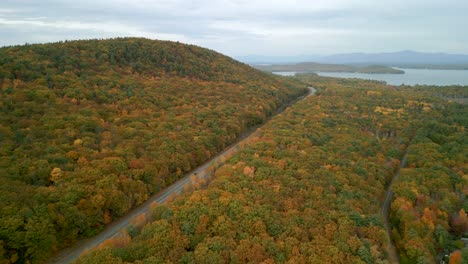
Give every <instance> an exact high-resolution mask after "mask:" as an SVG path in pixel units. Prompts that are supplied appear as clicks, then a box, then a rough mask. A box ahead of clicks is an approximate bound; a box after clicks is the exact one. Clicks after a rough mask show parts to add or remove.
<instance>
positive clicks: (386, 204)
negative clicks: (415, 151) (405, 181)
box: [381, 153, 406, 263]
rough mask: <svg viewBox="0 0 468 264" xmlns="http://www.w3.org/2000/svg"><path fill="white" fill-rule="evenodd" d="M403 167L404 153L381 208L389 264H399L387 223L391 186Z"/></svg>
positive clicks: (390, 229)
mask: <svg viewBox="0 0 468 264" xmlns="http://www.w3.org/2000/svg"><path fill="white" fill-rule="evenodd" d="M405 166H406V153H405V154H404V156H403V158H402V159H401V161H400V168H398V170H397V171H396V172H395V173H394V174H393V178H392V180H391V181H390V183H389V184H388V186H387V190H386V194H385V201H384V202H383V204H382V208H381V213H382V215H383V218H384V226H385V230H386V231H387V235H388V239H389V243H388V246H387V252H388V260H389V261H390V263H400V260H399V258H398V253H397V251H396V248H395V245H394V244H393V240H392V228H391V226H390V222H389V216H390V205H391V204H392V198H393V191H392V185H393V183H394V182H395V181H396V180H398V178H399V176H400V169H401V168H404V167H405Z"/></svg>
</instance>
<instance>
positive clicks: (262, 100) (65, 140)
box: [0, 38, 307, 263]
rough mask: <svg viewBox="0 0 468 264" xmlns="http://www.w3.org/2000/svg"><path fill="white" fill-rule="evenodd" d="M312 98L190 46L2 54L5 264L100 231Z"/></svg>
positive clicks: (128, 44)
mask: <svg viewBox="0 0 468 264" xmlns="http://www.w3.org/2000/svg"><path fill="white" fill-rule="evenodd" d="M306 91H307V89H306V86H305V85H304V84H303V83H300V82H299V81H297V80H292V79H289V80H288V79H282V78H280V77H275V76H272V75H268V74H265V73H262V72H260V71H258V70H255V69H252V68H251V67H249V66H247V65H245V64H242V63H239V62H237V61H235V60H233V59H231V58H229V57H226V56H224V55H221V54H219V53H216V52H214V51H211V50H208V49H204V48H200V47H197V46H193V45H185V44H181V43H178V42H169V41H153V40H147V39H140V38H119V39H109V40H86V41H66V42H59V43H52V44H37V45H24V46H11V47H3V48H0V263H43V262H44V261H45V260H47V259H48V258H49V257H50V256H51V255H52V254H54V253H55V252H57V251H58V250H60V249H62V248H65V247H68V246H70V245H73V244H75V243H76V241H78V240H79V239H82V238H86V237H90V236H93V235H95V234H97V233H98V232H100V231H101V230H102V229H103V228H104V227H105V226H106V225H107V224H108V223H110V222H112V221H113V219H116V218H118V217H120V216H122V215H124V214H125V213H126V212H127V211H129V210H130V209H131V208H134V207H135V206H138V205H139V204H141V203H143V202H144V201H145V200H146V199H147V198H148V197H149V196H150V195H152V194H154V193H157V192H158V191H159V190H161V189H163V188H165V187H166V186H168V185H169V184H171V183H172V182H174V181H176V180H177V179H179V178H180V177H181V176H182V175H184V174H185V173H187V172H189V171H190V170H192V169H193V168H196V167H197V166H199V165H200V164H202V163H203V162H205V161H206V160H208V159H209V158H210V157H212V156H214V155H215V154H216V153H218V152H219V151H221V150H223V149H224V148H225V147H227V146H228V145H230V144H232V143H233V142H235V141H236V140H237V138H238V137H239V135H240V134H241V133H242V132H244V131H245V130H246V129H248V128H250V127H253V126H255V125H257V124H260V123H262V122H264V121H265V120H266V118H267V117H269V116H270V115H271V114H272V113H273V112H274V111H275V110H276V109H278V108H279V107H281V106H283V105H284V104H286V103H288V102H290V101H293V100H295V99H296V98H297V97H299V96H300V95H302V94H304V93H306Z"/></svg>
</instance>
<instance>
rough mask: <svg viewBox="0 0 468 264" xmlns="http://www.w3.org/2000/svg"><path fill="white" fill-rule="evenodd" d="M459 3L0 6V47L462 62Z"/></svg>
mask: <svg viewBox="0 0 468 264" xmlns="http://www.w3.org/2000/svg"><path fill="white" fill-rule="evenodd" d="M466 14H468V1H462V0H392V1H390V0H381V1H377V0H288V1H283V0H282V1H276V0H94V1H93V0H74V1H63V0H41V1H36V0H1V1H0V36H1V38H0V46H4V45H15V44H24V43H43V42H53V41H59V40H66V39H69V40H70V39H87V38H109V37H118V36H132V37H146V38H151V39H165V40H174V41H180V42H184V43H191V44H196V45H200V46H203V47H207V48H210V49H214V50H216V51H219V52H222V53H225V54H227V55H230V56H245V55H251V54H257V55H276V56H286V55H288V56H291V55H305V54H319V55H325V54H333V53H343V52H383V51H397V50H409V49H410V50H418V51H424V52H447V53H463V54H468V45H467V44H468V34H466V29H467V28H468V19H466Z"/></svg>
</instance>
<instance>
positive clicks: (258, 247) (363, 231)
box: [78, 76, 466, 263]
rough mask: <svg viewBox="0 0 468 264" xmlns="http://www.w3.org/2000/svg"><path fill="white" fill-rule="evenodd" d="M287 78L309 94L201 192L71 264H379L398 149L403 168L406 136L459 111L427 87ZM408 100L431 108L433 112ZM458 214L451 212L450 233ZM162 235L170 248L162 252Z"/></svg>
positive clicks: (410, 139) (425, 217) (408, 147)
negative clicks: (311, 91) (127, 237)
mask: <svg viewBox="0 0 468 264" xmlns="http://www.w3.org/2000/svg"><path fill="white" fill-rule="evenodd" d="M298 78H300V79H301V81H303V82H305V83H307V84H308V85H313V86H314V87H317V88H319V93H318V95H317V96H314V97H309V98H308V99H306V100H305V101H301V102H299V103H297V104H295V105H293V106H291V107H290V108H289V109H287V110H286V111H285V112H283V113H282V114H280V115H278V116H276V117H274V118H273V119H272V120H271V121H269V122H268V124H267V125H266V126H265V127H263V128H262V130H261V132H260V135H259V137H257V138H256V139H255V140H252V141H250V142H249V144H248V145H247V146H245V148H244V149H242V150H241V151H240V153H239V154H236V155H234V156H233V157H231V158H229V159H228V160H227V162H226V164H225V165H224V166H221V167H220V168H219V169H218V170H217V172H216V176H215V178H214V179H213V181H212V182H211V183H210V184H209V185H208V187H207V188H206V189H203V190H199V191H195V192H193V193H191V194H187V195H185V196H182V197H179V198H176V199H175V200H174V202H173V203H170V204H167V205H164V206H163V207H157V208H158V209H157V210H158V212H164V217H162V216H161V217H155V218H154V221H153V222H152V223H149V224H147V225H146V226H145V227H143V229H142V231H141V234H139V235H136V236H135V237H134V238H133V240H132V242H131V243H130V244H128V245H127V246H125V247H120V248H113V249H107V250H100V251H94V252H91V253H90V254H88V255H87V256H85V257H83V258H82V259H80V261H78V262H79V263H98V261H101V260H110V261H112V262H114V263H119V262H122V263H146V262H155V263H158V262H166V261H171V262H183V263H386V262H387V252H386V247H387V245H388V243H389V238H388V237H387V233H386V231H385V229H384V226H383V219H382V217H383V216H382V215H381V214H380V210H381V208H380V207H381V204H382V202H383V201H382V199H383V195H384V193H385V187H386V185H387V184H388V183H389V181H390V180H391V178H392V177H393V175H394V173H395V172H396V171H397V170H398V168H399V166H400V161H401V160H402V159H403V156H404V153H405V152H408V160H411V159H410V156H411V153H412V152H413V149H414V146H413V145H412V144H413V143H415V134H417V133H420V132H418V131H420V130H419V129H421V128H423V125H424V124H426V123H427V124H429V123H430V122H432V121H431V120H432V119H430V118H426V117H428V116H435V117H437V116H442V115H443V112H438V111H445V110H446V111H450V114H451V115H452V116H456V117H457V118H462V117H463V115H460V114H462V112H459V110H461V111H464V108H460V106H459V105H457V104H451V103H448V102H446V101H444V100H442V99H439V98H438V97H437V96H433V94H432V91H433V90H431V88H428V89H427V90H425V89H423V88H417V89H418V90H419V89H421V90H422V91H419V92H417V93H414V90H411V88H406V87H400V88H396V87H392V86H387V85H384V84H382V83H379V82H370V81H369V82H368V81H362V80H340V79H330V78H320V77H316V76H315V77H314V76H301V77H298ZM456 89H460V88H456ZM410 101H418V102H425V103H430V104H431V105H432V108H431V109H432V110H431V111H426V110H424V109H423V107H424V106H425V105H423V104H411V103H410ZM376 108H377V109H399V110H398V111H375V109H376ZM444 109H445V110H444ZM457 109H458V110H457ZM435 111H437V112H435ZM457 111H458V112H457ZM454 126H458V128H457V129H454V131H459V129H461V127H460V126H459V125H454ZM460 158H461V159H462V160H463V159H466V157H463V156H460ZM465 161H466V160H465ZM459 169H462V168H459ZM403 170H405V169H403ZM434 173H436V172H434ZM404 174H405V172H402V178H405V176H404ZM457 178H458V179H459V180H460V181H459V184H460V185H459V186H466V179H462V178H461V177H457ZM442 182H445V183H444V184H450V181H448V182H446V179H442ZM420 185H421V184H420ZM395 192H396V193H397V197H396V198H395V200H394V204H393V207H394V206H396V205H398V202H399V201H400V197H399V192H398V187H396V190H395ZM403 204H405V205H406V206H407V208H412V207H413V204H411V203H408V202H405V203H403ZM459 206H461V204H454V206H453V208H454V209H455V208H457V209H455V211H453V212H454V213H458V218H457V219H459V220H457V221H455V222H456V223H460V224H458V226H461V223H463V221H464V220H463V218H462V217H461V216H460V214H459ZM431 210H435V208H432V209H430V210H426V211H423V214H422V215H421V216H422V218H421V220H420V224H421V225H424V224H425V223H430V222H431V221H432V218H433V217H434V215H433V212H432V211H431ZM158 215H162V214H161V213H158ZM395 218H398V216H395V215H393V214H392V221H393V219H395ZM400 221H403V219H401V220H400ZM392 223H393V222H392ZM397 232H398V227H395V234H397ZM169 234H171V235H172V236H173V237H176V239H177V243H176V241H167V243H168V246H167V247H166V248H162V247H161V244H160V243H161V241H166V239H167V237H168V235H169ZM393 239H395V240H396V242H397V245H401V244H406V245H408V246H411V247H413V248H417V247H422V248H424V247H425V248H429V247H430V246H431V245H430V244H423V243H419V241H417V240H411V239H407V240H405V242H403V241H400V240H398V238H397V237H393ZM399 248H401V247H399ZM402 254H404V253H402ZM402 256H403V255H402ZM419 259H420V260H423V259H421V258H419ZM429 261H430V259H429ZM109 263H110V262H109Z"/></svg>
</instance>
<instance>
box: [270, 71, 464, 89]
mask: <svg viewBox="0 0 468 264" xmlns="http://www.w3.org/2000/svg"><path fill="white" fill-rule="evenodd" d="M395 69H400V68H395ZM400 70H403V71H405V74H364V73H349V72H317V74H319V75H321V76H329V77H338V78H360V79H368V80H378V81H385V82H387V83H388V84H391V85H402V84H405V85H416V84H421V85H441V86H443V85H468V70H427V69H400ZM275 73H276V74H280V75H284V76H292V75H294V74H295V72H275Z"/></svg>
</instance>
